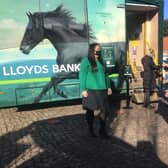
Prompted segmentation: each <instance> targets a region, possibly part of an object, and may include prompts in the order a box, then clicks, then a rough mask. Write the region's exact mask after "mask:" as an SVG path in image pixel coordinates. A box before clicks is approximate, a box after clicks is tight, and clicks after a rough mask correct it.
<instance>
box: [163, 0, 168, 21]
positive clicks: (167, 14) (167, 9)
mask: <svg viewBox="0 0 168 168" xmlns="http://www.w3.org/2000/svg"><path fill="white" fill-rule="evenodd" d="M164 19H168V0H164Z"/></svg>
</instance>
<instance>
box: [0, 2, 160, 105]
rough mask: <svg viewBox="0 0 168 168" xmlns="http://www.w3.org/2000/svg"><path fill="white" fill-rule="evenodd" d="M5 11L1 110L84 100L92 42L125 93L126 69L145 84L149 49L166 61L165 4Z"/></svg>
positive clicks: (28, 6)
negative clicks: (83, 69)
mask: <svg viewBox="0 0 168 168" xmlns="http://www.w3.org/2000/svg"><path fill="white" fill-rule="evenodd" d="M0 8H1V9H0V107H9V106H19V105H25V104H33V103H43V102H57V101H66V100H72V99H77V98H80V97H81V95H80V88H79V79H78V72H79V70H80V61H81V59H82V58H83V57H84V56H87V53H88V45H89V44H90V43H93V42H98V43H100V44H101V47H102V56H103V59H104V62H105V64H106V66H107V69H108V73H109V77H110V79H111V83H112V88H114V89H116V90H120V93H121V92H125V91H124V87H125V85H124V82H123V81H122V77H123V73H122V71H121V69H122V67H123V66H125V65H127V64H129V65H131V68H132V71H133V73H134V75H135V76H136V77H137V78H140V77H139V73H140V71H141V69H142V65H141V63H140V60H141V58H142V56H143V55H144V53H145V50H146V49H147V48H153V49H154V51H155V61H156V63H161V61H162V24H163V21H162V20H163V1H162V0H126V1H125V0H73V1H71V0H50V1H49V0H29V1H28V2H26V1H23V0H17V1H13V0H1V2H0ZM139 85H140V86H138V87H141V85H142V84H141V82H139ZM133 87H135V86H133ZM136 87H137V84H136Z"/></svg>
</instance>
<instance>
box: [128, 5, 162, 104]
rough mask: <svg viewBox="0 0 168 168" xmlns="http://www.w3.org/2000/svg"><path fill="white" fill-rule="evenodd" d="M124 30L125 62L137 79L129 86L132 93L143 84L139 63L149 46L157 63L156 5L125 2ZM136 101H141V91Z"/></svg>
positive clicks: (157, 17) (157, 27) (138, 89)
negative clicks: (125, 43)
mask: <svg viewBox="0 0 168 168" xmlns="http://www.w3.org/2000/svg"><path fill="white" fill-rule="evenodd" d="M126 30H127V33H126V38H127V40H126V41H127V64H130V65H131V68H132V71H133V73H134V76H135V78H136V79H137V81H136V82H134V81H133V82H132V84H131V86H132V89H133V91H134V93H135V92H140V91H141V92H142V91H143V85H142V78H141V76H140V72H141V71H143V66H142V64H141V59H142V57H143V56H144V55H145V54H146V51H147V50H148V49H149V48H152V49H153V50H154V54H155V57H154V61H155V63H156V64H158V50H159V47H158V44H159V38H158V34H159V10H158V6H155V5H146V4H137V3H136V4H134V3H127V4H126ZM154 99H155V98H154ZM136 101H140V102H142V101H143V92H142V96H141V98H140V99H139V100H136ZM140 102H137V103H140Z"/></svg>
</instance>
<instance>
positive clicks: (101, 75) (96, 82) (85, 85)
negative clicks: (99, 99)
mask: <svg viewBox="0 0 168 168" xmlns="http://www.w3.org/2000/svg"><path fill="white" fill-rule="evenodd" d="M96 64H97V67H98V71H96V72H93V71H92V68H91V65H90V63H89V60H88V57H84V58H83V60H82V61H81V64H80V72H79V80H80V90H81V92H82V91H84V90H88V89H91V90H104V89H107V88H110V80H109V78H108V76H107V74H105V68H104V67H103V65H102V64H101V63H100V62H99V61H98V60H96Z"/></svg>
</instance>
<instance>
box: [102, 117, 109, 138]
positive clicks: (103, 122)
mask: <svg viewBox="0 0 168 168" xmlns="http://www.w3.org/2000/svg"><path fill="white" fill-rule="evenodd" d="M99 120H100V129H99V135H100V137H101V138H104V139H109V138H110V136H109V135H108V134H107V131H106V124H105V121H104V120H103V119H101V118H100V119H99Z"/></svg>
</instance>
